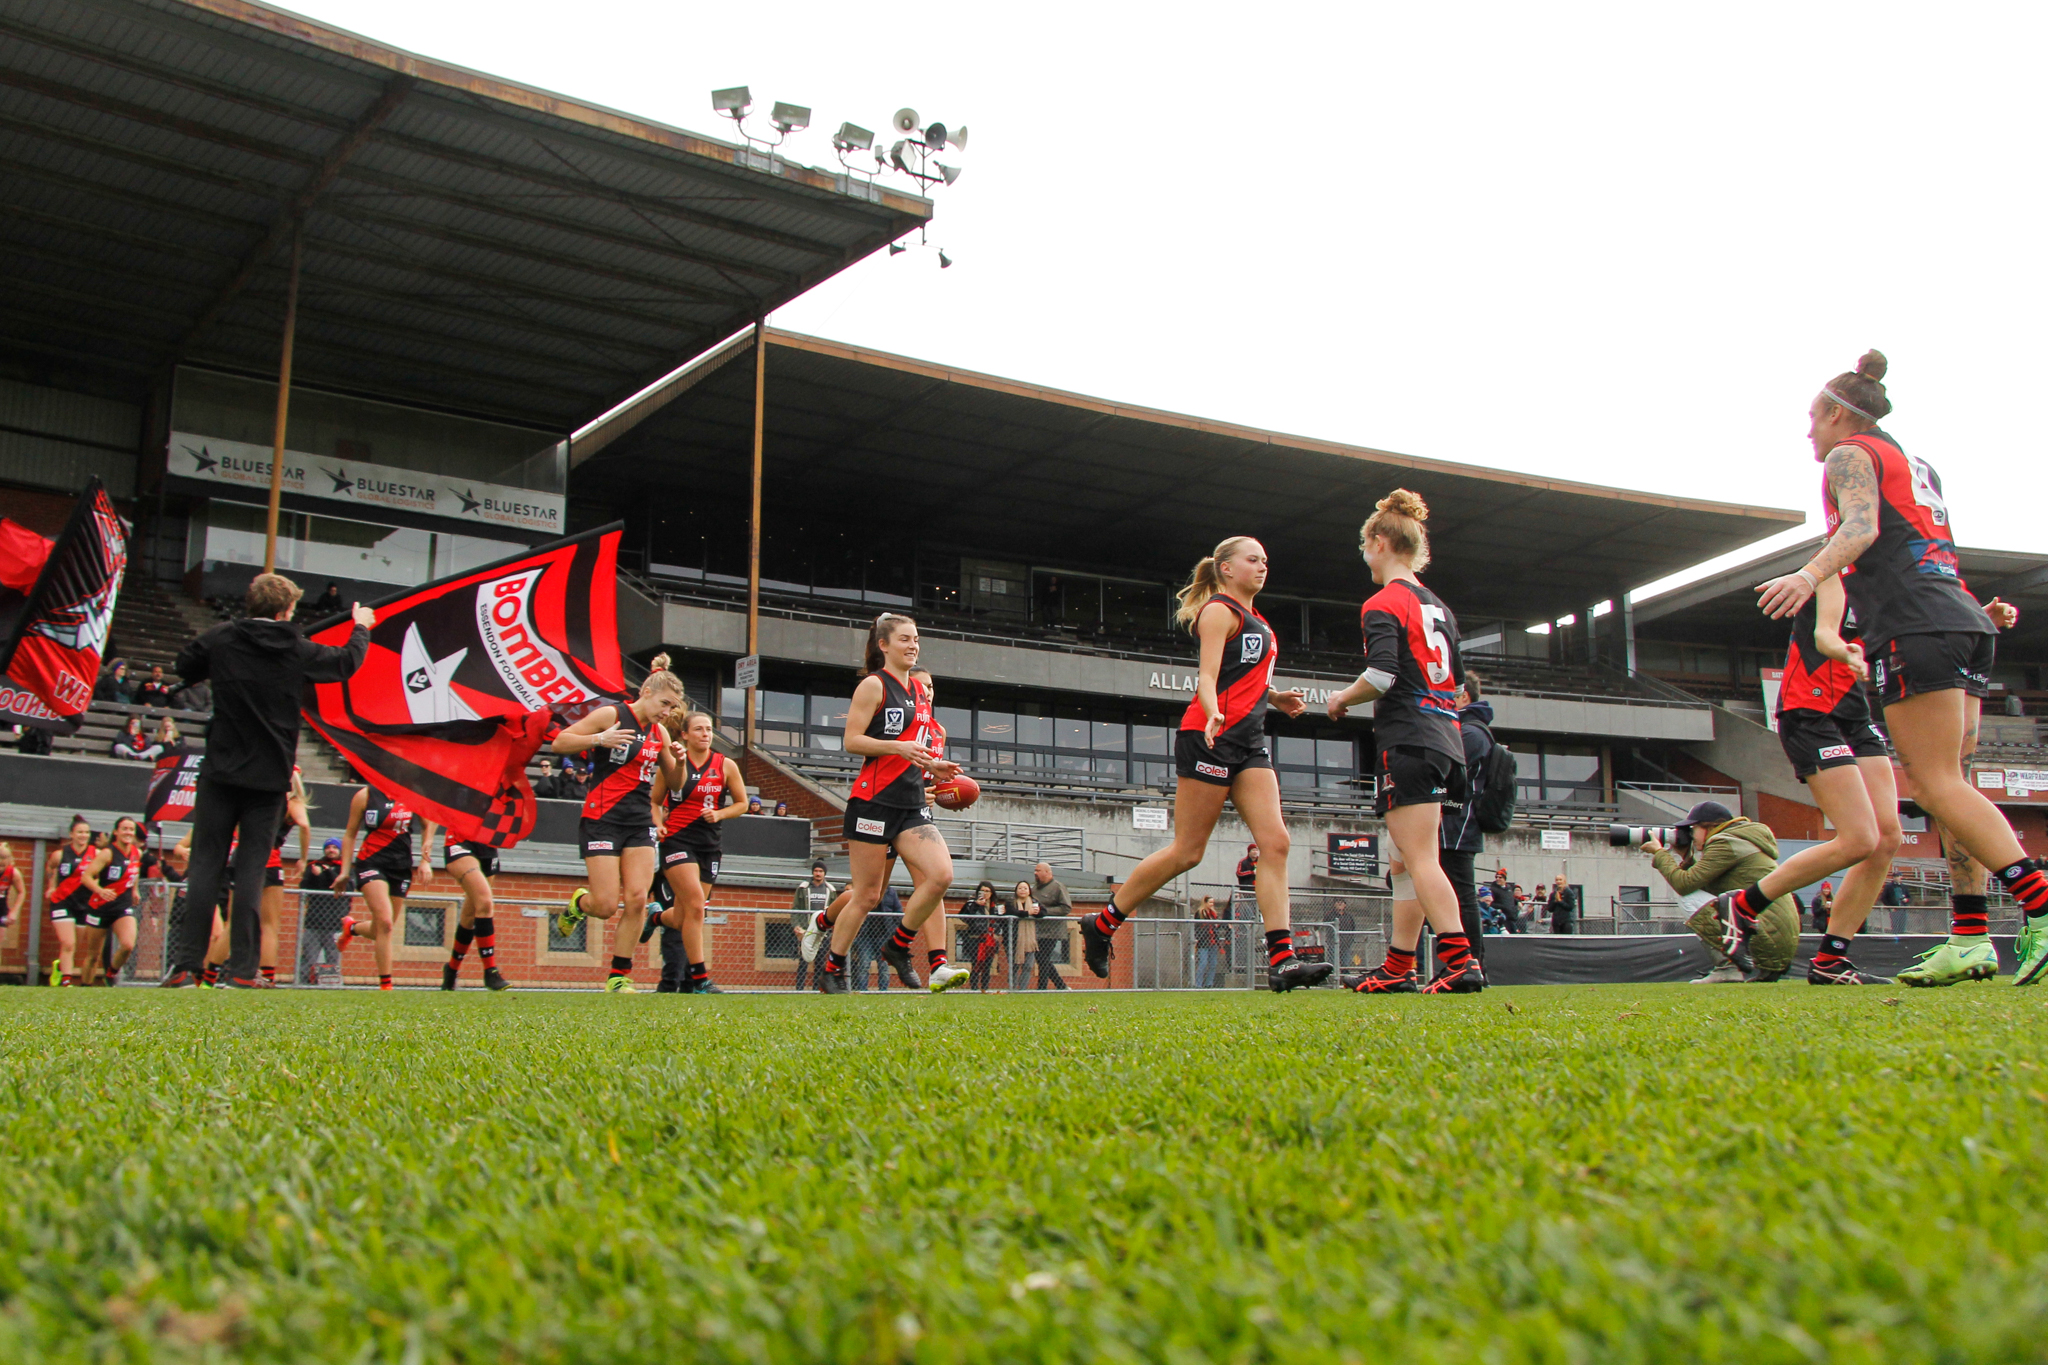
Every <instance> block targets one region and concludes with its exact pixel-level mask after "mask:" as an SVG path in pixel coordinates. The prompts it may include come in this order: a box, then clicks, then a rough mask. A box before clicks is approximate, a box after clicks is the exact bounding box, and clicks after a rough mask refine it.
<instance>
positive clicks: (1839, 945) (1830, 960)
mask: <svg viewBox="0 0 2048 1365" xmlns="http://www.w3.org/2000/svg"><path fill="white" fill-rule="evenodd" d="M1853 937H1854V935H1844V934H1822V935H1821V936H1820V947H1819V948H1818V949H1816V950H1815V952H1814V954H1813V965H1814V966H1816V967H1839V966H1841V965H1842V964H1843V963H1844V962H1847V961H1848V960H1849V939H1850V938H1853Z"/></svg>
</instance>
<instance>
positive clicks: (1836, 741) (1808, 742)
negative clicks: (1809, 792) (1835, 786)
mask: <svg viewBox="0 0 2048 1365" xmlns="http://www.w3.org/2000/svg"><path fill="white" fill-rule="evenodd" d="M1778 743H1779V744H1781V745H1783V746H1784V748H1785V757H1787V758H1789V759H1791V760H1792V772H1793V775H1794V776H1796V777H1797V778H1798V779H1799V780H1800V781H1801V782H1804V781H1805V780H1806V779H1807V778H1809V777H1812V776H1813V775H1814V774H1815V773H1817V772H1819V771H1820V770H1821V769H1822V768H1840V767H1845V766H1847V765H1848V764H1851V763H1854V762H1855V761H1856V760H1857V759H1859V758H1888V757H1890V756H1891V751H1892V749H1891V745H1890V743H1888V742H1887V741H1886V739H1885V734H1884V731H1882V730H1880V729H1878V728H1877V722H1876V721H1875V720H1872V719H1871V716H1870V703H1869V702H1868V701H1866V700H1865V699H1864V696H1863V689H1862V688H1860V687H1857V688H1851V689H1850V691H1849V695H1848V696H1846V697H1844V698H1842V700H1841V703H1840V704H1839V705H1838V706H1836V707H1835V709H1834V710H1832V711H1780V712H1779V713H1778Z"/></svg>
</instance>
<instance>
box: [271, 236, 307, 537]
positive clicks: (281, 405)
mask: <svg viewBox="0 0 2048 1365" xmlns="http://www.w3.org/2000/svg"><path fill="white" fill-rule="evenodd" d="M304 245H305V224H304V223H303V222H299V223H294V224H293V225H292V270H291V275H290V277H289V278H288V279H287V280H286V281H285V287H284V345H283V349H282V353H281V354H280V355H279V357H278V362H277V425H276V428H275V429H274V431H273V434H272V436H271V441H270V519H269V520H268V521H267V522H265V523H264V528H263V572H265V573H276V572H277V509H278V505H279V504H280V503H281V502H282V501H283V500H284V423H285V415H286V413H287V412H289V411H290V408H291V401H292V335H293V333H295V332H296V331H297V330H298V322H299V260H300V257H301V256H302V255H303V254H304Z"/></svg>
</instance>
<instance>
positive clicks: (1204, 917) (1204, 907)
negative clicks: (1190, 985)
mask: <svg viewBox="0 0 2048 1365" xmlns="http://www.w3.org/2000/svg"><path fill="white" fill-rule="evenodd" d="M1195 918H1196V919H1197V920H1200V921H1201V923H1199V924H1197V925H1196V926H1195V989H1196V990H1198V991H1209V990H1214V989H1216V986H1217V984H1218V983H1219V982H1220V981H1221V980H1222V972H1221V971H1220V970H1219V965H1220V963H1221V962H1222V958H1223V935H1224V933H1225V932H1226V930H1225V929H1224V928H1223V912H1222V911H1221V910H1218V909H1217V908H1216V898H1215V897H1214V896H1204V897H1202V903H1201V904H1200V905H1198V906H1196V907H1195Z"/></svg>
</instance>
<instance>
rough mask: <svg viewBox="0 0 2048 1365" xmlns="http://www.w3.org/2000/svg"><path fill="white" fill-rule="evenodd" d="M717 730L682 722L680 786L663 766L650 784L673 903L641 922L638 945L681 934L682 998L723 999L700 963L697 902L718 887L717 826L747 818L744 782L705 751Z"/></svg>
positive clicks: (707, 719) (703, 721) (701, 719)
mask: <svg viewBox="0 0 2048 1365" xmlns="http://www.w3.org/2000/svg"><path fill="white" fill-rule="evenodd" d="M716 725H717V722H715V721H713V720H712V719H711V716H710V715H709V714H708V713H707V712H703V711H692V712H690V713H689V714H688V715H686V716H684V717H683V722H682V727H683V756H682V760H681V762H680V763H678V764H677V765H675V767H676V776H677V777H678V778H679V779H680V780H679V781H678V782H677V783H676V784H675V785H673V786H671V785H670V782H669V772H668V769H666V768H664V769H663V770H662V771H661V772H659V773H657V774H656V776H655V784H654V797H653V799H654V809H655V810H656V811H660V810H662V809H664V803H666V805H665V808H666V809H667V811H668V817H667V819H665V820H664V821H663V822H662V826H661V848H660V850H659V858H660V864H661V875H662V878H663V879H664V880H665V881H667V882H668V885H669V889H670V890H671V891H672V892H674V893H675V904H674V905H673V906H672V907H664V908H662V909H659V910H657V911H656V912H655V913H653V914H651V915H649V916H648V917H647V923H646V925H645V927H643V928H642V929H641V930H640V941H641V942H642V943H645V942H646V941H647V940H648V939H650V938H652V937H654V934H655V932H656V931H657V930H660V929H674V930H676V931H677V932H678V933H680V934H681V935H682V937H683V957H684V960H685V961H686V962H687V963H688V964H689V966H688V970H687V974H686V975H685V976H684V977H683V981H682V988H681V989H682V993H683V994H685V995H721V994H723V992H722V991H720V990H719V989H718V983H717V982H715V981H713V980H712V979H711V971H710V968H709V967H708V966H707V965H706V963H705V954H704V901H705V898H706V897H707V896H708V895H709V894H710V892H709V890H708V888H710V887H713V886H716V885H717V884H718V860H719V854H720V852H721V851H722V848H723V842H722V840H721V839H720V838H719V831H718V826H719V824H720V823H721V822H722V821H725V820H729V819H731V818H732V817H733V816H735V815H745V814H746V813H747V782H746V779H745V778H744V777H742V776H740V765H739V764H737V763H735V762H733V761H732V760H731V759H730V758H727V757H726V756H725V755H724V754H721V753H719V752H718V751H717V750H715V749H713V748H712V747H711V737H712V735H713V734H714V733H715V732H716Z"/></svg>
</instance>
